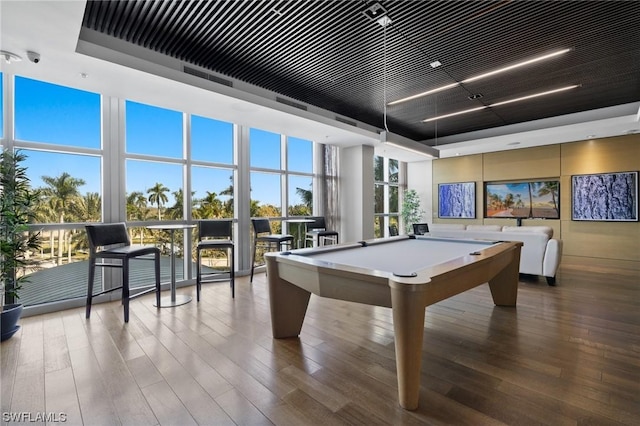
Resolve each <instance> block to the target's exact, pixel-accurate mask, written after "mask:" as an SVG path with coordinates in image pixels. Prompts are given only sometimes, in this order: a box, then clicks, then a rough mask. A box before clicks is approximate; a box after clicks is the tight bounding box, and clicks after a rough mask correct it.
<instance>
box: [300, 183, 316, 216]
mask: <svg viewBox="0 0 640 426" xmlns="http://www.w3.org/2000/svg"><path fill="white" fill-rule="evenodd" d="M296 194H298V196H299V197H300V199H301V200H302V204H303V205H304V206H305V207H306V209H307V212H306V213H303V215H304V214H311V212H312V210H313V191H312V190H311V189H304V188H296Z"/></svg>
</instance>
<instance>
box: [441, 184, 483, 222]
mask: <svg viewBox="0 0 640 426" xmlns="http://www.w3.org/2000/svg"><path fill="white" fill-rule="evenodd" d="M438 217H439V218H456V219H475V217H476V183H475V182H461V183H441V184H439V185H438Z"/></svg>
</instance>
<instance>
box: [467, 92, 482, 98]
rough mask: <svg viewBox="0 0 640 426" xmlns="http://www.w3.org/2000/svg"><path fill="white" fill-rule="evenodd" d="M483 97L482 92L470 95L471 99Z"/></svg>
mask: <svg viewBox="0 0 640 426" xmlns="http://www.w3.org/2000/svg"><path fill="white" fill-rule="evenodd" d="M481 97H482V93H476V94H475V95H471V96H469V99H470V100H474V99H480V98H481Z"/></svg>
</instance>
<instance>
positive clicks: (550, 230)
mask: <svg viewBox="0 0 640 426" xmlns="http://www.w3.org/2000/svg"><path fill="white" fill-rule="evenodd" d="M502 232H528V233H532V232H533V233H543V234H547V236H548V237H549V238H553V228H552V227H550V226H505V227H503V228H502Z"/></svg>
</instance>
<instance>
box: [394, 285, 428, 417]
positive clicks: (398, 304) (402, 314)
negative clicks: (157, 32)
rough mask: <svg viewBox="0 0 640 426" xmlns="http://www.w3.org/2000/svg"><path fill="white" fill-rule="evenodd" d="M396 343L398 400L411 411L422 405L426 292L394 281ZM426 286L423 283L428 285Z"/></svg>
mask: <svg viewBox="0 0 640 426" xmlns="http://www.w3.org/2000/svg"><path fill="white" fill-rule="evenodd" d="M390 287H391V306H392V310H393V329H394V332H395V345H396V370H397V375H398V400H399V402H400V406H402V408H404V409H407V410H415V409H416V408H418V399H419V397H420V368H421V362H422V336H423V335H424V317H425V297H424V295H425V293H424V291H420V290H417V291H416V288H415V287H414V286H411V285H406V284H404V285H403V284H399V283H395V282H393V281H391V282H390ZM425 287H426V286H422V288H425Z"/></svg>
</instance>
